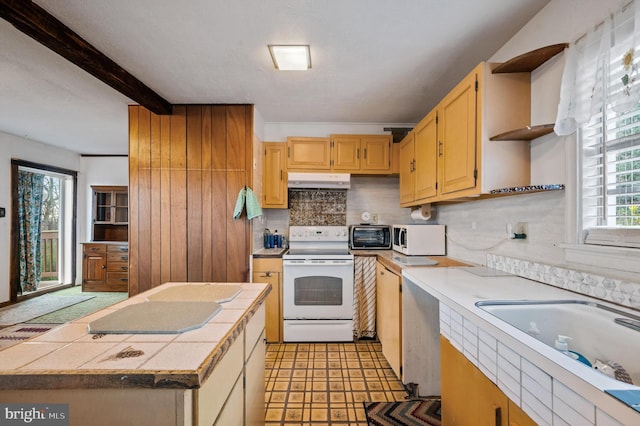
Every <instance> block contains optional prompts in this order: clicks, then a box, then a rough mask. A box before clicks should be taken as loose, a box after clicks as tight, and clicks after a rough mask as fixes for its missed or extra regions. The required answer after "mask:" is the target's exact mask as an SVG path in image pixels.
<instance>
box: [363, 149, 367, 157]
mask: <svg viewBox="0 0 640 426" xmlns="http://www.w3.org/2000/svg"><path fill="white" fill-rule="evenodd" d="M364 159H365V160H366V159H367V148H365V149H364Z"/></svg>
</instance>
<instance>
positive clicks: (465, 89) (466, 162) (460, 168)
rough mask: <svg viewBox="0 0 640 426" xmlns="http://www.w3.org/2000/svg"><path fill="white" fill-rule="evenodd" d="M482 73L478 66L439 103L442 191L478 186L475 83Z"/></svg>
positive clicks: (476, 86)
mask: <svg viewBox="0 0 640 426" xmlns="http://www.w3.org/2000/svg"><path fill="white" fill-rule="evenodd" d="M481 75H482V68H481V67H479V68H476V69H475V70H474V72H472V73H470V74H469V75H467V76H466V77H465V78H464V80H462V81H461V82H460V83H459V84H458V85H457V86H456V87H455V88H454V89H453V90H452V91H451V92H449V94H448V95H447V96H445V97H444V99H442V101H440V104H438V110H437V111H438V124H439V125H440V126H439V129H438V130H439V133H438V138H439V141H438V162H439V164H440V194H443V195H444V194H449V193H451V192H455V191H461V190H465V189H473V188H475V186H476V175H477V173H478V165H477V163H476V158H477V154H478V152H476V150H477V148H478V147H477V144H478V140H477V139H476V128H477V127H479V126H477V125H478V124H479V120H478V119H476V113H477V112H478V108H477V105H479V102H478V101H479V99H478V97H477V96H476V93H477V90H479V84H476V83H477V82H478V77H481ZM476 88H478V89H476ZM480 112H481V111H480Z"/></svg>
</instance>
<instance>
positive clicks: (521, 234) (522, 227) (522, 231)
mask: <svg viewBox="0 0 640 426" xmlns="http://www.w3.org/2000/svg"><path fill="white" fill-rule="evenodd" d="M528 234H529V224H528V223H527V222H518V223H516V227H515V232H514V238H518V239H521V240H524V239H525V238H527V235H528Z"/></svg>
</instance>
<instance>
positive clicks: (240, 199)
mask: <svg viewBox="0 0 640 426" xmlns="http://www.w3.org/2000/svg"><path fill="white" fill-rule="evenodd" d="M244 198H245V189H244V187H243V188H242V189H241V190H240V192H239V193H238V199H237V200H236V207H235V208H234V209H233V218H234V219H239V218H240V215H241V214H242V209H243V208H244Z"/></svg>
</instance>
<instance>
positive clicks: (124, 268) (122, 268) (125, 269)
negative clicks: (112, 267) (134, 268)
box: [120, 266, 129, 271]
mask: <svg viewBox="0 0 640 426" xmlns="http://www.w3.org/2000/svg"><path fill="white" fill-rule="evenodd" d="M120 269H121V270H123V271H128V270H129V267H128V266H121V267H120Z"/></svg>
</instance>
